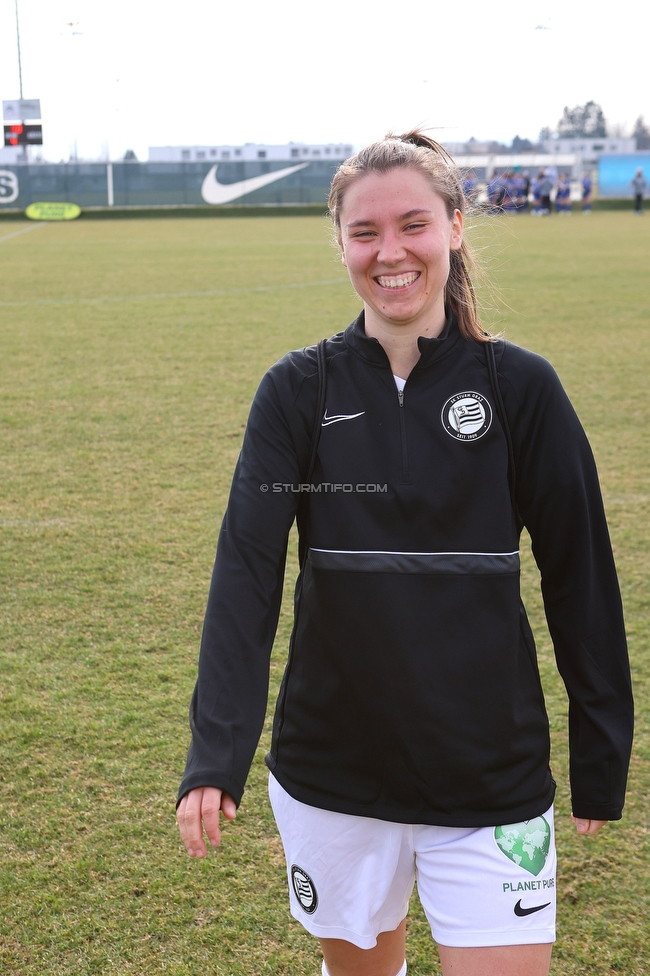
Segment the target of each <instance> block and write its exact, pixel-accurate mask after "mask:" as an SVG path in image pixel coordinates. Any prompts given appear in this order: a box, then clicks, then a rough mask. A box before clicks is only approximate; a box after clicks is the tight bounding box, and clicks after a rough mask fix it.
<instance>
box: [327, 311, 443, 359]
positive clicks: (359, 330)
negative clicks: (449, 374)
mask: <svg viewBox="0 0 650 976" xmlns="http://www.w3.org/2000/svg"><path fill="white" fill-rule="evenodd" d="M344 338H345V341H346V343H347V345H348V346H349V348H350V349H351V350H352V352H354V353H356V355H357V356H360V357H361V358H362V359H365V360H366V362H369V363H371V364H372V365H373V366H381V367H383V368H389V367H390V363H389V361H388V356H387V355H386V352H385V350H384V347H383V346H382V345H381V343H380V342H379V340H378V339H375V338H373V337H371V336H367V335H366V329H365V312H363V311H362V312H361V313H360V314H359V315H358V317H357V318H356V319H355V320H354V322H352V324H351V325H349V326H348V327H347V329H346V330H345V332H344ZM461 341H462V337H461V334H460V332H459V330H458V325H457V323H456V317H455V315H454V313H453V312H452V311H451V309H448V310H447V321H446V322H445V327H444V329H443V330H442V332H441V333H440V335H439V336H436V337H435V338H433V339H429V338H427V337H425V336H418V349H419V350H420V358H419V359H418V361H417V363H416V364H415V366H414V367H413V369H414V370H420V369H426V368H427V366H430V365H431V364H432V363H433V362H434V361H436V360H438V359H440V358H441V357H442V356H446V355H447V354H448V353H450V352H452V350H453V349H454V348H455V347H456V345H457V344H458V342H461Z"/></svg>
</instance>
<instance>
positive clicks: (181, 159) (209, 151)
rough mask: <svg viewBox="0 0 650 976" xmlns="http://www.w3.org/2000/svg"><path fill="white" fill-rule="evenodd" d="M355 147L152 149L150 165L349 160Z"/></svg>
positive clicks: (249, 145)
mask: <svg viewBox="0 0 650 976" xmlns="http://www.w3.org/2000/svg"><path fill="white" fill-rule="evenodd" d="M351 155H352V146H351V145H349V144H344V143H342V142H338V143H334V142H330V143H322V144H316V145H312V144H311V143H310V144H307V143H304V142H289V143H287V144H286V145H284V146H267V145H265V144H263V143H256V142H247V143H245V145H243V146H150V147H149V162H150V163H185V162H187V163H189V162H192V163H195V162H214V163H217V162H221V161H222V160H223V161H224V162H240V161H241V162H253V161H254V162H260V161H263V160H268V161H269V162H277V161H283V162H284V161H286V160H292V159H297V160H300V161H301V162H305V161H307V160H310V161H311V160H314V159H325V160H327V159H338V160H342V159H347V158H348V156H351Z"/></svg>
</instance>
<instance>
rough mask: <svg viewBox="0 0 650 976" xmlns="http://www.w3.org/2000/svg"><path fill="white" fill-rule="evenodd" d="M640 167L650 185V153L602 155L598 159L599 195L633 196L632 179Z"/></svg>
mask: <svg viewBox="0 0 650 976" xmlns="http://www.w3.org/2000/svg"><path fill="white" fill-rule="evenodd" d="M639 168H640V169H642V170H643V174H644V176H645V178H646V180H647V181H648V185H649V186H650V153H642V152H637V153H629V154H627V155H620V156H614V155H611V156H607V155H603V156H601V157H600V159H599V161H598V196H599V197H633V196H634V189H633V187H632V180H633V178H634V176H635V174H636V171H637V170H638V169H639Z"/></svg>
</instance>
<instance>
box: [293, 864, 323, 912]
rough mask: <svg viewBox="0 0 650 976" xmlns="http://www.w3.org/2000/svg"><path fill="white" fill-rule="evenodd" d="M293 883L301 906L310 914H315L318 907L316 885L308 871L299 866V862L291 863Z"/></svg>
mask: <svg viewBox="0 0 650 976" xmlns="http://www.w3.org/2000/svg"><path fill="white" fill-rule="evenodd" d="M291 884H292V885H293V890H294V892H295V895H296V898H297V899H298V901H299V902H300V907H301V908H302V909H303V911H305V912H307V914H308V915H313V914H314V912H315V911H316V909H317V908H318V895H317V893H316V885H315V884H314V882H313V881H312V880H311V878H310V877H309V875H308V874H307V872H306V871H303V869H302V868H299V867H298V865H297V864H292V865H291Z"/></svg>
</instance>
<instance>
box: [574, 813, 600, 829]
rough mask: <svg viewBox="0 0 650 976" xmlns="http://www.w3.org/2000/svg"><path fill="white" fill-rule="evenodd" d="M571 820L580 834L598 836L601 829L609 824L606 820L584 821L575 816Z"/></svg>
mask: <svg viewBox="0 0 650 976" xmlns="http://www.w3.org/2000/svg"><path fill="white" fill-rule="evenodd" d="M571 819H572V820H573V822H574V824H575V825H576V830H577V831H578V833H579V834H597V833H598V831H599V830H600V828H601V827H604V826H605V824H606V823H607V821H606V820H582V819H581V818H580V817H574V816H573V814H571Z"/></svg>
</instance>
